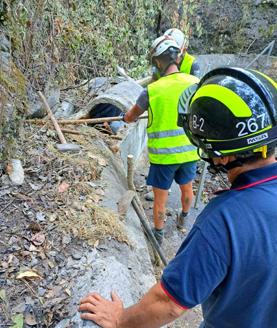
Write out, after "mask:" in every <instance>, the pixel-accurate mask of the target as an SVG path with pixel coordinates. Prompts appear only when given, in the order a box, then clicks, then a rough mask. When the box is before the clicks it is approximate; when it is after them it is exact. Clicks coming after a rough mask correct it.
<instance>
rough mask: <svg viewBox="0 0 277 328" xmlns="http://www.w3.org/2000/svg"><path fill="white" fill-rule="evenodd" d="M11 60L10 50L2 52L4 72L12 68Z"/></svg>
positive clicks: (1, 61) (0, 61)
mask: <svg viewBox="0 0 277 328" xmlns="http://www.w3.org/2000/svg"><path fill="white" fill-rule="evenodd" d="M10 60H11V56H10V54H9V53H8V52H3V51H1V52H0V65H1V70H3V71H4V72H7V71H8V70H9V69H10Z"/></svg>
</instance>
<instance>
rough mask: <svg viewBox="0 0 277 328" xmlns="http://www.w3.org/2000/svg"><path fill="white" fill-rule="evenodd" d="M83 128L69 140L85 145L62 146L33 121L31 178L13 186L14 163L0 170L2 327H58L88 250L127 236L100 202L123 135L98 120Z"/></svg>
mask: <svg viewBox="0 0 277 328" xmlns="http://www.w3.org/2000/svg"><path fill="white" fill-rule="evenodd" d="M79 132H80V133H83V134H80V135H76V136H75V137H68V140H69V141H71V142H74V143H78V144H80V145H81V148H82V150H81V151H80V152H79V153H77V154H70V153H59V152H58V151H57V150H56V148H55V143H56V142H57V141H56V138H55V137H54V136H55V133H54V131H53V129H52V128H51V126H49V125H47V124H46V125H44V126H43V127H41V126H31V125H29V124H26V126H25V137H26V139H25V142H22V143H21V152H22V158H23V167H24V172H25V179H24V183H23V184H22V185H20V186H16V185H13V184H12V183H11V181H10V179H9V171H8V169H7V170H6V172H5V173H6V174H5V173H3V174H2V175H1V176H0V180H1V183H0V185H1V187H0V309H1V310H0V326H1V327H9V326H12V325H13V327H15V328H20V327H23V322H24V324H25V326H24V327H38V328H42V327H53V326H54V324H55V323H57V322H59V320H61V319H62V318H64V317H66V316H68V315H70V313H68V307H67V305H68V303H69V302H70V299H71V296H72V290H73V287H74V284H75V279H76V278H78V277H80V276H81V275H82V272H83V271H84V270H85V265H86V263H83V264H82V263H80V260H81V258H82V256H83V253H84V252H86V250H88V249H90V250H91V251H96V252H98V251H99V252H101V251H102V250H101V244H102V241H103V240H106V239H114V240H118V241H120V242H122V243H128V237H127V235H125V234H124V233H123V231H122V229H121V226H120V224H121V223H120V221H119V220H118V219H117V218H116V216H115V215H114V213H111V212H109V211H108V210H107V209H104V208H102V207H101V206H100V202H101V199H102V198H103V195H104V193H105V190H104V187H103V185H102V184H101V174H102V170H103V168H104V167H105V166H107V165H108V163H107V161H106V160H105V156H104V154H103V152H104V151H105V147H104V146H103V145H106V146H110V147H113V146H114V145H115V144H116V140H113V139H111V138H109V137H108V138H107V135H106V134H104V133H101V132H98V131H97V130H96V129H94V128H91V127H87V128H86V127H83V128H81V130H80V131H79ZM82 260H84V259H82ZM81 262H82V261H81ZM83 262H84V261H83ZM73 311H75V312H76V306H75V307H74V308H73Z"/></svg>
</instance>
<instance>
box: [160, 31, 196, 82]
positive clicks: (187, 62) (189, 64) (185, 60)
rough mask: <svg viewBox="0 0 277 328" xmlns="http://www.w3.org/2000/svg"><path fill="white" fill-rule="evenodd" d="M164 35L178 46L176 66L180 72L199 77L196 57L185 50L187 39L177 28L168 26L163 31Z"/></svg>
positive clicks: (187, 43)
mask: <svg viewBox="0 0 277 328" xmlns="http://www.w3.org/2000/svg"><path fill="white" fill-rule="evenodd" d="M164 35H167V36H171V37H172V38H173V39H174V40H175V41H176V43H177V45H178V46H179V48H180V54H179V57H178V68H179V71H180V72H181V73H186V74H191V75H194V76H197V77H200V67H199V64H198V62H197V59H196V58H195V57H194V56H192V55H190V54H189V53H188V52H187V48H188V45H189V39H188V37H186V35H185V34H184V33H183V32H182V31H181V30H179V29H177V28H170V29H168V30H166V31H165V33H164Z"/></svg>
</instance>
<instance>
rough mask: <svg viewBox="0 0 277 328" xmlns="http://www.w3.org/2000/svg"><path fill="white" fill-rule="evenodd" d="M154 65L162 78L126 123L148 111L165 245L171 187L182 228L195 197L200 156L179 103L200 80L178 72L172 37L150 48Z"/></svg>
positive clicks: (151, 178) (157, 217)
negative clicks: (177, 193) (182, 123)
mask: <svg viewBox="0 0 277 328" xmlns="http://www.w3.org/2000/svg"><path fill="white" fill-rule="evenodd" d="M150 52H151V58H152V64H153V65H155V66H156V67H157V69H158V70H159V73H160V76H161V78H160V79H159V80H158V81H156V82H154V83H151V84H149V85H148V87H147V89H145V90H144V91H143V92H142V94H141V95H140V96H139V98H138V100H137V102H136V105H135V106H134V107H133V108H132V109H131V110H130V111H128V112H127V113H126V114H125V116H124V121H125V122H127V123H130V122H134V121H135V120H136V119H137V118H138V116H139V115H141V114H142V113H144V111H146V110H148V126H147V135H148V155H149V162H150V169H149V174H148V177H147V184H148V185H150V186H152V188H153V193H154V204H153V217H154V230H153V233H154V235H155V237H156V239H157V241H158V242H159V243H160V244H162V241H163V235H164V221H165V219H166V203H167V197H168V190H169V188H170V186H171V184H172V182H173V180H175V181H176V183H177V184H179V186H180V190H181V203H182V211H181V213H180V214H179V215H178V217H177V226H178V228H180V229H182V228H183V227H184V223H185V217H186V216H187V215H188V212H189V208H190V205H191V202H192V198H193V191H192V180H193V178H194V176H195V173H196V161H197V160H198V159H199V157H198V155H197V151H196V148H195V147H194V146H192V145H191V143H190V141H189V140H188V138H187V137H186V135H185V132H184V130H183V129H182V128H180V127H178V126H177V118H178V113H177V110H176V108H177V104H178V100H179V97H180V95H181V93H182V91H183V90H184V89H186V88H188V87H189V86H191V85H193V84H195V83H197V82H198V81H199V80H198V79H197V78H196V77H194V76H190V75H188V74H182V73H179V72H178V68H177V62H176V60H177V57H178V54H179V48H178V45H177V44H176V42H175V41H174V40H173V39H172V38H169V37H165V36H161V37H159V38H158V39H156V40H155V41H154V42H153V44H152V46H151V49H150Z"/></svg>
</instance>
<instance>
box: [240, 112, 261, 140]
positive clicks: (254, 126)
mask: <svg viewBox="0 0 277 328" xmlns="http://www.w3.org/2000/svg"><path fill="white" fill-rule="evenodd" d="M258 120H261V121H260V126H261V128H262V129H263V128H264V125H265V113H263V114H261V115H258V116H257V118H250V119H249V120H247V121H246V122H244V121H241V122H238V123H237V124H236V128H237V129H240V130H239V133H238V137H242V136H245V135H247V134H249V133H254V132H256V131H258V130H259V125H258V123H257V121H258Z"/></svg>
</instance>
